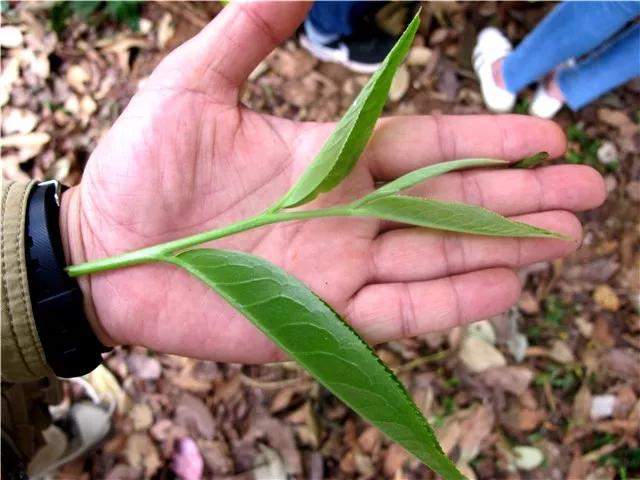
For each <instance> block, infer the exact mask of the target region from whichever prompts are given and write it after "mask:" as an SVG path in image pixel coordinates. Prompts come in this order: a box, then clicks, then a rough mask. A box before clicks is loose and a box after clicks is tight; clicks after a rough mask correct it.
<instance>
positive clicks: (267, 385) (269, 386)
mask: <svg viewBox="0 0 640 480" xmlns="http://www.w3.org/2000/svg"><path fill="white" fill-rule="evenodd" d="M240 381H241V382H242V383H243V384H244V385H247V386H249V387H253V388H260V389H262V390H279V389H281V388H286V387H291V386H294V385H298V384H300V385H302V384H305V383H309V384H311V377H307V376H303V377H297V378H287V379H285V380H276V381H264V380H257V379H255V378H251V377H248V376H246V375H245V374H244V373H240Z"/></svg>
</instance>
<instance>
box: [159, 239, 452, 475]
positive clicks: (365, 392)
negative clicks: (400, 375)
mask: <svg viewBox="0 0 640 480" xmlns="http://www.w3.org/2000/svg"><path fill="white" fill-rule="evenodd" d="M168 261H171V262H172V263H174V264H176V265H178V266H180V267H182V268H184V269H186V270H187V271H188V272H190V273H191V274H193V275H194V276H195V277H197V278H199V279H200V280H202V281H203V282H204V283H205V284H207V285H208V286H209V287H211V288H212V289H213V290H215V291H216V292H217V293H218V294H219V295H220V296H222V297H223V298H224V299H225V300H226V301H227V302H229V304H230V305H232V306H233V307H234V308H235V309H236V310H238V311H239V312H241V313H242V314H243V315H244V316H246V317H247V318H248V319H249V320H250V321H251V322H253V323H254V324H255V325H256V326H257V327H258V328H259V329H260V330H262V331H263V332H264V333H265V334H267V335H268V336H269V337H270V338H271V339H272V340H273V341H274V342H275V343H277V344H278V346H279V347H280V348H282V350H284V351H285V352H286V353H288V354H289V355H290V356H291V357H293V358H294V359H296V360H297V361H298V362H299V363H300V364H301V365H303V366H304V367H305V368H306V369H307V370H308V371H309V372H310V373H311V374H312V375H313V376H314V377H315V378H316V379H318V381H319V382H320V383H322V384H323V385H324V386H325V387H327V388H328V389H329V390H331V391H332V392H333V393H334V394H335V395H336V396H338V397H339V398H340V399H342V401H344V402H345V403H346V404H347V405H349V406H350V407H351V408H352V409H353V410H355V411H356V412H357V413H359V414H360V415H362V417H364V418H365V419H367V420H368V421H369V422H371V423H372V424H373V425H375V426H376V427H378V428H379V429H380V430H382V431H383V432H384V433H386V434H387V435H388V436H389V437H390V438H391V439H393V440H394V441H396V442H398V443H399V444H400V445H402V446H403V447H404V448H406V449H407V450H408V451H410V452H411V453H413V454H414V455H415V456H416V457H418V458H419V459H420V460H422V461H423V462H424V463H425V464H427V465H428V466H429V467H431V468H432V469H433V470H434V471H436V472H437V473H438V474H440V475H441V476H442V477H443V478H445V479H462V478H464V477H463V476H462V475H461V474H460V473H459V472H458V471H457V470H456V467H455V466H454V465H453V463H452V462H451V461H450V460H449V459H448V458H447V456H446V455H445V454H444V453H443V452H442V449H441V448H440V446H439V445H438V441H437V440H436V437H435V435H434V434H433V431H432V430H431V427H429V425H428V423H427V421H426V420H425V418H424V416H423V415H422V414H421V413H420V411H419V410H418V409H417V408H416V406H415V405H414V403H413V402H412V401H411V399H410V397H409V395H408V394H407V391H406V390H405V388H404V387H403V386H402V384H401V383H400V382H399V381H398V379H397V378H396V377H395V376H394V374H393V373H392V372H391V371H390V370H389V369H388V368H387V367H386V366H385V365H384V364H383V363H382V362H381V361H380V359H379V358H378V357H377V356H376V355H375V353H374V352H373V351H372V350H371V348H370V347H369V346H368V345H367V344H366V343H365V342H364V341H363V340H362V339H361V338H360V337H359V336H358V334H357V333H356V332H355V331H354V330H353V329H352V328H351V327H349V325H348V324H347V323H346V322H344V320H342V319H341V318H340V317H339V316H338V314H337V313H336V312H334V311H333V310H332V309H331V307H329V306H328V305H327V304H326V303H325V302H323V301H322V300H321V299H320V298H318V297H317V296H316V295H315V294H314V293H313V292H312V291H311V290H309V289H308V288H307V287H306V286H305V285H304V284H303V283H302V282H300V281H299V280H297V279H296V278H294V277H292V276H291V275H289V274H287V273H286V272H285V271H283V270H281V269H280V268H278V267H276V266H275V265H273V264H271V263H269V262H267V261H266V260H263V259H261V258H257V257H254V256H252V255H248V254H246V253H239V252H230V251H224V250H212V249H197V250H189V251H187V252H184V253H181V254H179V255H177V256H175V257H172V258H171V259H170V260H168Z"/></svg>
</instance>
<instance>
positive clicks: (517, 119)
mask: <svg viewBox="0 0 640 480" xmlns="http://www.w3.org/2000/svg"><path fill="white" fill-rule="evenodd" d="M565 148H566V138H565V136H564V133H563V132H562V130H561V129H560V127H558V125H556V124H555V123H553V122H551V121H549V120H542V119H539V118H534V117H528V116H524V115H464V116H456V115H444V116H443V115H429V116H406V117H394V118H387V119H384V120H382V121H381V122H380V125H379V126H378V128H376V132H375V135H374V136H373V138H372V139H371V142H370V143H369V145H368V147H367V154H366V158H367V162H368V163H369V166H370V169H371V172H372V173H373V175H374V177H376V178H378V179H381V180H391V179H394V178H396V177H398V176H400V175H403V174H405V173H407V172H410V171H412V170H415V169H417V168H420V167H424V166H425V165H428V164H432V163H437V162H444V161H447V160H455V159H461V158H468V157H490V158H500V159H504V160H512V161H513V160H518V159H520V158H523V157H527V156H530V155H533V154H535V153H538V152H540V151H546V152H549V154H550V155H551V156H552V157H558V156H560V155H562V154H563V153H564V151H565Z"/></svg>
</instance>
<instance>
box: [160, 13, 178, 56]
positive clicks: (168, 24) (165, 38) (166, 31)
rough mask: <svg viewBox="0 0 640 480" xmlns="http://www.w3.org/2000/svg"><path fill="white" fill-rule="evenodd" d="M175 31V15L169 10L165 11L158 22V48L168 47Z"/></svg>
mask: <svg viewBox="0 0 640 480" xmlns="http://www.w3.org/2000/svg"><path fill="white" fill-rule="evenodd" d="M175 33H176V26H175V23H174V21H173V16H172V15H171V14H170V13H169V12H165V14H164V15H163V16H162V18H161V19H160V21H159V22H158V33H157V36H156V42H157V43H158V48H159V49H163V48H164V47H166V46H167V43H168V42H169V40H171V39H172V38H173V36H174V35H175Z"/></svg>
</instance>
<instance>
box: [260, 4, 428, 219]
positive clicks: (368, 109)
mask: <svg viewBox="0 0 640 480" xmlns="http://www.w3.org/2000/svg"><path fill="white" fill-rule="evenodd" d="M419 24H420V17H419V15H418V14H416V16H415V17H414V18H413V20H412V21H411V23H410V24H409V26H408V27H407V29H406V30H405V31H404V33H403V34H402V36H401V37H400V39H399V40H398V41H397V42H396V44H395V46H394V47H393V49H392V50H391V52H389V54H388V55H387V58H385V60H384V62H383V64H382V65H381V66H380V68H379V69H378V70H377V71H376V73H375V74H374V75H373V76H372V77H371V78H370V79H369V82H368V83H367V84H366V85H365V86H364V88H363V89H362V91H361V92H360V94H359V95H358V97H357V98H356V99H355V101H354V102H353V103H352V104H351V107H349V110H348V111H347V113H346V114H345V115H344V116H343V117H342V119H341V120H340V122H339V123H338V125H336V128H335V130H334V131H333V133H332V134H331V136H330V137H329V138H328V140H327V141H326V142H325V144H324V146H323V147H322V150H320V153H318V155H317V156H316V158H315V159H314V161H313V163H312V164H311V165H310V166H309V167H308V168H307V169H306V170H305V171H304V173H303V174H302V176H301V177H300V179H299V180H298V182H297V183H296V184H295V185H294V186H293V187H292V188H291V190H289V192H287V194H286V195H285V196H284V197H283V198H282V199H280V201H279V202H278V203H277V204H276V205H275V206H274V207H272V209H278V208H288V207H295V206H297V205H302V204H303V203H307V202H309V201H311V200H313V199H314V198H315V197H316V196H317V195H318V194H319V193H321V192H328V191H329V190H331V189H332V188H333V187H335V186H336V185H338V184H339V183H340V182H341V181H342V179H343V178H344V177H346V176H347V175H348V174H349V172H351V170H352V169H353V167H354V166H355V164H356V162H357V161H358V158H360V155H361V154H362V151H363V150H364V148H365V146H366V145H367V142H368V141H369V138H370V137H371V134H372V133H373V128H374V126H375V124H376V120H378V117H379V116H380V113H381V112H382V108H383V107H384V104H385V101H386V100H387V95H388V93H389V87H390V86H391V80H392V79H393V75H394V73H395V71H396V70H397V68H398V66H399V65H400V62H402V59H403V58H404V57H405V55H406V54H407V52H408V51H409V47H410V46H411V43H412V42H413V37H414V36H415V33H416V30H417V29H418V25H419Z"/></svg>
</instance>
